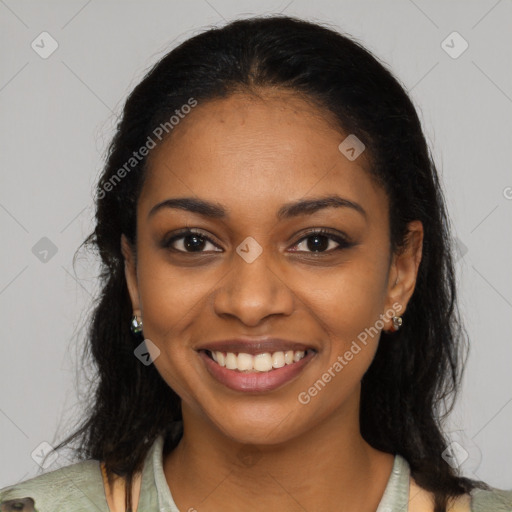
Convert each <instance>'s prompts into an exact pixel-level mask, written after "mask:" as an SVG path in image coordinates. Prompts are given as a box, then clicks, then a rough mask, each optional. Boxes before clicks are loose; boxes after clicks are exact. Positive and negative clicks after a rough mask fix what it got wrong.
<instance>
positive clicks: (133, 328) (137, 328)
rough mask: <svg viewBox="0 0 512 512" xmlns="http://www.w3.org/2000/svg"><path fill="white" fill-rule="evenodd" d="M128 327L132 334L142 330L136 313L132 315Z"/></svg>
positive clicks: (140, 321)
mask: <svg viewBox="0 0 512 512" xmlns="http://www.w3.org/2000/svg"><path fill="white" fill-rule="evenodd" d="M130 329H131V331H132V333H133V334H140V333H141V332H142V319H141V320H139V319H138V317H137V315H133V318H132V321H131V324H130Z"/></svg>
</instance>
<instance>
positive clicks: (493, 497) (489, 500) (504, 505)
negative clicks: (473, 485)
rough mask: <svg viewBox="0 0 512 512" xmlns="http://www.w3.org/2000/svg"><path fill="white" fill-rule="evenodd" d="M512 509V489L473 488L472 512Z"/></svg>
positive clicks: (494, 511) (498, 511)
mask: <svg viewBox="0 0 512 512" xmlns="http://www.w3.org/2000/svg"><path fill="white" fill-rule="evenodd" d="M511 510H512V489H510V490H503V489H496V488H490V489H488V490H487V489H478V488H477V489H473V491H472V492H471V512H491V511H492V512H510V511H511Z"/></svg>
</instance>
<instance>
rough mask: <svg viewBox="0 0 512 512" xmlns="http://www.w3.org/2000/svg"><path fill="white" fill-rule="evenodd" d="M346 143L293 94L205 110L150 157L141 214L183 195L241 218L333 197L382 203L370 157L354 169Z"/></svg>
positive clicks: (236, 100) (243, 98) (327, 118)
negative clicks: (247, 212) (241, 213)
mask: <svg viewBox="0 0 512 512" xmlns="http://www.w3.org/2000/svg"><path fill="white" fill-rule="evenodd" d="M346 136H347V134H343V133H342V132H341V130H340V129H339V128H338V127H337V126H336V124H335V122H334V120H333V117H332V115H331V114H330V113H328V112H326V111H324V110H321V109H319V108H318V107H316V106H314V105H313V104H311V103H310V102H307V101H305V100H303V99H301V98H300V97H299V96H297V95H295V94H291V93H286V92H282V91H280V92H272V91H270V92H268V91H267V92H265V93H264V94H262V95H260V96H254V95H247V94H241V93H240V94H234V95H232V96H230V97H228V98H224V99H216V100H213V101H208V102H205V103H199V104H198V105H197V106H196V107H195V108H194V109H193V110H192V112H191V113H190V114H188V115H187V116H185V117H184V119H182V120H181V121H180V123H179V125H178V126H176V127H175V128H174V129H173V131H172V133H171V136H170V137H169V138H168V139H167V140H164V142H163V143H162V144H161V145H160V146H157V148H155V149H154V150H153V152H152V153H151V154H150V156H149V161H148V166H147V167H148V171H147V172H148V175H147V179H146V181H145V185H144V189H143V191H142V194H141V200H140V204H141V207H142V208H144V209H146V210H147V209H149V208H151V205H152V204H154V203H156V202H158V201H162V200H164V199H166V198H167V197H176V196H180V195H181V196H183V195H186V196H191V195H196V196H199V197H201V198H205V199H210V200H214V201H216V202H219V203H223V204H226V205H229V206H232V209H233V210H237V209H240V208H243V206H250V207H252V208H257V207H258V206H259V207H260V208H261V206H262V204H263V203H264V204H265V208H266V209H270V208H272V209H273V208H274V207H275V209H278V207H279V205H280V204H282V203H283V202H287V201H288V200H292V199H299V198H302V197H305V196H308V195H314V196H319V195H322V194H326V193H333V192H335V193H338V194H340V195H343V196H347V198H349V199H354V200H359V201H363V200H365V201H366V202H368V201H370V202H371V201H372V200H374V201H379V200H380V201H382V199H383V197H382V195H383V191H382V190H381V189H380V187H379V186H378V185H377V184H376V182H375V181H374V179H373V178H372V177H371V176H370V174H369V173H368V171H367V170H366V169H367V168H368V159H367V158H366V155H365V154H364V152H363V154H361V155H360V156H359V157H358V158H357V159H355V160H353V161H351V160H349V159H348V158H347V157H346V156H344V154H342V153H341V152H340V150H339V149H338V146H339V144H340V143H341V142H342V141H343V140H344V139H345V138H346ZM230 209H231V208H230Z"/></svg>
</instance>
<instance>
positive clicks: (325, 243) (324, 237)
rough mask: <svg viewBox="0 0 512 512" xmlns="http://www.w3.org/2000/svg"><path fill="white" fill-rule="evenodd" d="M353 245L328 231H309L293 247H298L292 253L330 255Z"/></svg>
mask: <svg viewBox="0 0 512 512" xmlns="http://www.w3.org/2000/svg"><path fill="white" fill-rule="evenodd" d="M353 245H354V244H353V243H351V242H349V241H348V240H347V239H345V238H343V237H342V236H340V235H337V234H334V233H331V232H330V231H325V230H317V231H311V232H309V233H307V235H306V236H304V237H302V238H301V239H300V240H299V241H298V242H297V243H296V244H295V246H294V247H299V249H298V250H294V251H293V252H312V253H324V252H328V253H330V252H334V251H337V250H340V249H346V248H348V247H351V246H353Z"/></svg>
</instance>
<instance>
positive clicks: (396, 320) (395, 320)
mask: <svg viewBox="0 0 512 512" xmlns="http://www.w3.org/2000/svg"><path fill="white" fill-rule="evenodd" d="M391 322H392V323H393V325H392V326H391V329H390V331H391V332H396V331H398V329H400V327H402V324H403V323H404V322H403V319H402V317H401V316H394V317H393V318H392V319H391Z"/></svg>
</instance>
